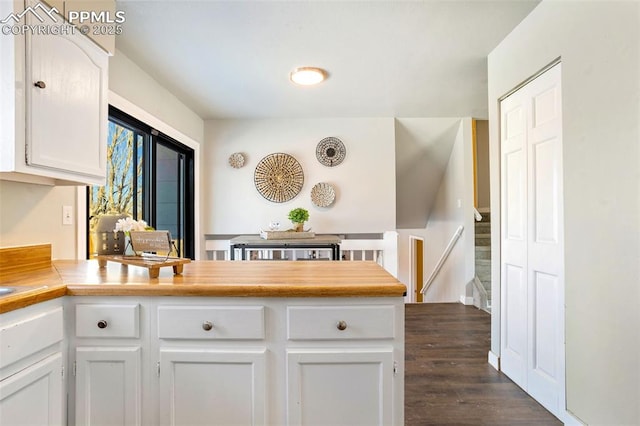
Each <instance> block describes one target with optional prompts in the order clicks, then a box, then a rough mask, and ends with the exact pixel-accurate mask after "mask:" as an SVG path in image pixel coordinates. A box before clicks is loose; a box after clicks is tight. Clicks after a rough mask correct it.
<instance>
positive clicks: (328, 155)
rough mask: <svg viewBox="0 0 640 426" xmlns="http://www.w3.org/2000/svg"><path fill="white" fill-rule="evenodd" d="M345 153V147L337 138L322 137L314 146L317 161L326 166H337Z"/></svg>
mask: <svg viewBox="0 0 640 426" xmlns="http://www.w3.org/2000/svg"><path fill="white" fill-rule="evenodd" d="M346 155H347V149H346V148H345V147H344V144H343V143H342V141H341V140H340V139H338V138H334V137H328V138H324V139H322V140H321V141H320V142H318V146H316V157H318V161H319V162H320V163H322V164H324V165H325V166H327V167H333V166H337V165H338V164H340V163H342V160H344V157H345V156H346Z"/></svg>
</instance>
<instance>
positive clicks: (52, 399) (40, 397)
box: [0, 352, 65, 425]
mask: <svg viewBox="0 0 640 426" xmlns="http://www.w3.org/2000/svg"><path fill="white" fill-rule="evenodd" d="M61 373H62V354H61V353H60V352H57V353H55V354H53V355H50V356H49V357H47V358H45V359H43V360H42V361H39V362H37V363H35V364H33V365H31V366H29V367H27V368H25V369H24V370H21V371H20V372H18V373H17V374H15V375H13V376H10V377H8V378H7V379H5V380H2V381H0V424H3V425H62V424H63V419H64V416H63V411H62V410H63V401H64V396H65V394H64V392H63V391H64V390H63V386H62V385H63V382H62V374H61Z"/></svg>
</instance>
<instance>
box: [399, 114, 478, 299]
mask: <svg viewBox="0 0 640 426" xmlns="http://www.w3.org/2000/svg"><path fill="white" fill-rule="evenodd" d="M457 127H458V128H457V134H456V135H455V138H454V141H453V147H452V150H451V154H450V156H449V160H448V162H447V165H446V169H445V172H444V175H443V177H442V181H441V182H440V184H439V186H438V187H437V193H436V196H435V200H434V203H433V207H432V209H431V215H430V216H429V220H428V223H427V226H426V228H424V229H405V230H399V231H398V232H399V238H398V252H399V258H400V265H399V276H398V279H399V280H400V281H401V282H403V283H405V284H406V285H407V286H408V285H409V284H410V282H411V263H410V262H411V258H410V248H409V247H410V236H417V237H422V238H424V279H425V280H427V279H428V278H429V276H430V275H431V273H432V272H433V270H434V269H435V267H436V264H437V263H438V261H439V260H440V257H441V256H442V253H443V252H444V250H445V248H446V247H447V245H448V244H449V241H450V240H451V237H452V236H453V235H454V233H455V232H456V230H457V229H458V227H459V226H461V225H462V226H464V232H463V234H462V235H461V237H460V239H459V240H458V242H457V244H456V245H455V247H454V249H453V250H452V251H451V254H450V255H449V258H448V259H447V261H446V262H445V264H444V265H443V267H442V269H441V270H440V272H439V274H438V275H437V277H436V279H435V281H434V282H433V284H432V285H431V287H430V289H429V291H428V292H427V294H426V295H425V298H424V300H425V301H426V302H458V301H460V298H461V296H462V297H464V296H466V295H467V291H466V284H467V283H468V282H469V281H471V279H473V276H474V273H475V266H474V256H475V253H474V250H475V241H474V236H475V233H474V227H473V167H472V161H473V147H472V135H471V119H468V118H465V119H461V120H459V123H458V126H457ZM416 186H420V185H419V184H417V185H416ZM458 202H459V203H460V204H458ZM468 295H469V296H470V295H471V294H468Z"/></svg>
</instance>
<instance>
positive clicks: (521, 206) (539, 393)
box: [501, 65, 565, 416]
mask: <svg viewBox="0 0 640 426" xmlns="http://www.w3.org/2000/svg"><path fill="white" fill-rule="evenodd" d="M560 76H561V68H560V65H556V66H554V67H553V68H551V69H549V70H548V71H547V72H545V73H544V74H541V75H540V76H539V77H538V78H536V79H535V80H533V81H531V82H530V83H528V84H527V85H525V86H524V87H522V88H521V89H519V90H518V91H516V92H514V93H513V94H512V95H510V96H509V97H508V98H506V99H505V100H503V101H502V103H501V111H502V112H501V120H502V125H501V130H502V136H501V151H502V153H501V164H502V167H501V168H502V184H501V208H502V224H501V229H502V245H501V271H502V281H501V297H502V301H503V305H502V306H503V312H502V319H501V322H502V324H501V335H502V336H503V338H502V354H501V356H502V359H501V365H502V370H503V371H504V373H505V374H507V375H508V376H509V377H510V378H511V379H512V380H513V381H514V382H516V383H517V384H518V385H520V386H521V387H522V388H523V389H524V390H526V391H527V392H528V393H529V394H530V395H531V396H532V397H534V398H535V399H537V400H538V401H539V402H540V403H541V404H542V405H544V406H545V407H546V408H547V409H548V410H549V411H551V412H552V413H554V414H555V415H556V416H558V415H559V414H560V410H562V409H564V401H565V390H564V386H565V382H564V272H563V271H564V260H563V259H564V257H563V256H564V247H563V233H564V230H563V220H562V219H563V215H564V212H563V207H562V199H563V193H562V103H561V85H560Z"/></svg>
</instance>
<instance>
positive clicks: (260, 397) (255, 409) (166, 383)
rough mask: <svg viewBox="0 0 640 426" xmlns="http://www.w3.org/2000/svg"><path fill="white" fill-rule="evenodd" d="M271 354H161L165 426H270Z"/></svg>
mask: <svg viewBox="0 0 640 426" xmlns="http://www.w3.org/2000/svg"><path fill="white" fill-rule="evenodd" d="M265 357H266V350H257V351H242V350H238V351H231V350H209V349H191V350H190V349H180V350H175V349H161V350H160V424H161V425H176V426H177V425H192V426H196V425H203V426H204V425H264V424H266V419H265V392H266V375H265Z"/></svg>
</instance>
